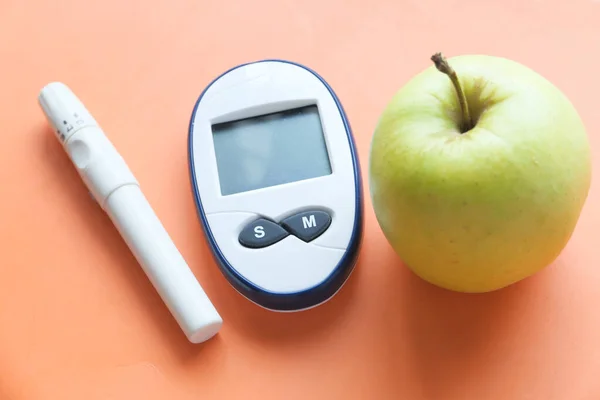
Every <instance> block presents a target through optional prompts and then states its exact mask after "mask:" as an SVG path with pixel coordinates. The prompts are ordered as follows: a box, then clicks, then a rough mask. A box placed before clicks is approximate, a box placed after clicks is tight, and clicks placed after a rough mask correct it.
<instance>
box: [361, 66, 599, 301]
mask: <svg viewBox="0 0 600 400" xmlns="http://www.w3.org/2000/svg"><path fill="white" fill-rule="evenodd" d="M448 62H449V64H450V65H451V66H452V67H453V68H454V70H455V71H456V73H457V75H458V78H459V81H460V82H461V85H462V87H463V90H464V92H465V97H466V98H467V102H468V104H469V109H470V110H471V115H472V118H473V120H474V122H475V127H474V128H473V129H472V130H470V131H468V132H466V133H461V132H460V130H459V128H458V127H459V126H460V122H461V119H462V114H461V111H460V103H459V101H458V97H457V94H456V90H455V89H454V87H453V85H452V83H451V81H450V79H449V78H448V76H447V75H445V74H443V73H441V72H439V71H438V70H437V69H435V67H434V66H433V65H432V66H431V67H430V68H428V69H426V70H424V71H423V72H421V73H419V74H418V75H416V76H415V77H414V78H413V79H411V80H410V81H409V82H408V83H407V84H406V85H404V86H403V87H402V88H400V90H399V91H398V92H397V93H396V94H395V96H394V97H393V98H392V100H391V101H390V102H389V104H388V105H387V106H386V108H385V109H384V111H383V113H382V114H381V117H380V119H379V121H378V125H377V127H376V129H375V132H374V134H373V137H372V141H371V149H370V155H369V184H370V185H369V186H370V194H371V200H372V204H373V208H374V211H375V215H376V218H377V221H378V223H379V225H380V227H381V229H382V231H383V233H384V235H385V237H386V238H387V240H388V241H389V243H390V245H391V246H392V247H393V249H394V250H395V252H396V253H397V255H398V256H399V258H400V259H401V260H402V261H403V262H404V264H405V265H406V266H407V267H408V268H409V269H410V270H412V271H413V272H414V273H415V274H416V275H418V276H419V277H421V278H422V279H424V280H426V281H428V282H430V283H432V284H434V285H436V286H439V287H443V288H446V289H449V290H453V291H458V292H469V293H481V292H489V291H493V290H497V289H501V288H504V287H506V286H509V285H512V284H513V283H516V282H518V281H520V280H523V279H525V278H527V277H529V276H531V275H533V274H535V273H536V272H538V271H540V270H541V269H543V268H545V267H546V266H548V265H549V264H551V263H552V262H553V261H554V260H555V259H556V258H557V257H558V256H559V255H560V253H561V252H562V250H563V249H564V247H565V246H566V244H567V243H568V241H569V240H570V238H571V236H572V233H573V231H574V229H575V227H576V224H577V222H578V220H579V218H580V215H581V211H582V208H583V206H584V204H585V201H586V199H587V196H588V191H589V188H590V183H591V174H592V172H591V170H592V166H591V151H590V146H589V142H588V137H587V134H586V130H585V126H584V124H583V122H582V120H581V118H580V116H579V115H578V113H577V111H576V109H575V108H574V106H573V105H572V103H571V102H570V101H569V99H568V98H567V97H566V96H565V95H564V94H563V93H562V92H561V91H560V90H559V89H558V88H557V87H556V86H554V85H553V84H552V83H551V82H549V81H548V80H547V79H545V78H543V77H542V76H540V75H539V74H538V73H536V72H535V71H533V70H531V69H530V68H528V67H525V66H523V65H521V64H519V63H517V62H514V61H512V60H509V59H505V58H500V57H494V56H486V55H463V56H457V57H453V58H448Z"/></svg>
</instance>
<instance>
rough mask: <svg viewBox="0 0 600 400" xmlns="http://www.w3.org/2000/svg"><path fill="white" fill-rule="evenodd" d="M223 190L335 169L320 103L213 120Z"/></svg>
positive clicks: (265, 184)
mask: <svg viewBox="0 0 600 400" xmlns="http://www.w3.org/2000/svg"><path fill="white" fill-rule="evenodd" d="M212 129H213V139H214V146H215V153H216V158H217V169H218V173H219V181H220V184H221V194H222V195H224V196H226V195H231V194H235V193H241V192H246V191H250V190H256V189H261V188H265V187H270V186H276V185H281V184H285V183H290V182H296V181H301V180H305V179H311V178H316V177H319V176H325V175H329V174H331V164H330V161H329V157H328V155H327V147H326V145H325V138H324V136H323V128H322V126H321V119H320V117H319V111H318V109H317V106H307V107H301V108H295V109H291V110H286V111H283V112H277V113H272V114H268V115H261V116H258V117H252V118H247V119H242V120H237V121H231V122H225V123H220V124H216V125H213V127H212Z"/></svg>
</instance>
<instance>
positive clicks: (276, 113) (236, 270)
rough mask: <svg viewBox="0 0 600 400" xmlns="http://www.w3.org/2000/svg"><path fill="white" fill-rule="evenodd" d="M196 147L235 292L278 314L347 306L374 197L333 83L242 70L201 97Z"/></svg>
mask: <svg viewBox="0 0 600 400" xmlns="http://www.w3.org/2000/svg"><path fill="white" fill-rule="evenodd" d="M188 145H189V149H188V150H189V164H190V175H191V182H192V187H193V192H194V197H195V201H196V206H197V209H198V214H199V217H200V220H201V222H202V226H203V229H204V233H205V235H206V237H207V240H208V243H209V245H210V248H211V250H212V254H213V256H214V258H215V259H216V261H217V265H218V266H219V268H220V269H221V271H222V273H223V274H224V276H225V277H226V279H227V280H228V281H229V282H230V284H231V285H232V286H233V287H234V288H235V289H236V290H237V291H238V292H240V293H241V294H242V295H243V296H245V297H246V298H247V299H249V300H250V301H252V302H254V303H256V304H258V305H259V306H262V307H264V308H267V309H270V310H274V311H297V310H303V309H307V308H312V307H315V306H317V305H319V304H321V303H323V302H325V301H327V300H329V299H330V298H331V297H332V296H333V295H335V294H336V293H337V292H338V290H339V289H340V288H341V287H342V286H343V284H344V283H345V282H346V280H347V279H348V277H349V275H350V273H351V272H352V270H353V269H354V265H355V263H356V260H357V257H358V253H359V248H360V244H361V239H362V225H363V215H362V214H363V210H362V207H363V205H362V203H363V192H362V187H361V178H360V167H359V161H358V158H357V153H356V149H355V145H354V139H353V136H352V132H351V129H350V126H349V123H348V120H347V118H346V115H345V112H344V110H343V108H342V106H341V104H340V102H339V100H338V98H337V97H336V95H335V94H334V92H333V90H332V89H331V88H330V86H329V85H328V84H327V83H326V82H325V81H324V80H323V78H321V77H320V76H319V75H317V73H315V72H314V71H312V70H310V69H309V68H306V67H304V66H301V65H299V64H296V63H292V62H289V61H280V60H265V61H257V62H252V63H248V64H243V65H240V66H237V67H235V68H233V69H231V70H229V71H227V72H225V73H224V74H222V75H221V76H219V77H218V78H217V79H215V80H214V81H213V82H212V83H211V84H210V85H209V86H208V87H207V88H206V89H205V90H204V92H203V93H202V94H201V95H200V97H199V99H198V101H197V102H196V105H195V107H194V110H193V113H192V117H191V121H190V127H189V143H188Z"/></svg>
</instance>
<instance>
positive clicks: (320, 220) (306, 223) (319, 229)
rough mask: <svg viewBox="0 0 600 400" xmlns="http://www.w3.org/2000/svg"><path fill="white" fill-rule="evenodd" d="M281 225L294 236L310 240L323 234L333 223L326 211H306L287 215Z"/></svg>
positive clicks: (306, 240)
mask: <svg viewBox="0 0 600 400" xmlns="http://www.w3.org/2000/svg"><path fill="white" fill-rule="evenodd" d="M281 225H282V226H283V227H284V228H285V229H286V230H288V231H289V232H290V233H292V234H293V235H294V236H297V237H298V238H300V239H302V240H304V241H305V242H310V241H311V240H315V239H316V238H318V237H319V236H321V235H322V234H323V232H325V231H326V230H327V228H329V225H331V216H330V215H329V214H328V213H326V212H325V211H304V212H301V213H299V214H296V215H292V216H291V217H287V218H286V219H284V220H283V221H282V222H281Z"/></svg>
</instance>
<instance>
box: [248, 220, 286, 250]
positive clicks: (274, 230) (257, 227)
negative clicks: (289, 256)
mask: <svg viewBox="0 0 600 400" xmlns="http://www.w3.org/2000/svg"><path fill="white" fill-rule="evenodd" d="M288 235H289V233H288V232H287V231H286V230H285V229H283V228H282V227H281V226H279V225H277V224H276V223H274V222H272V221H269V220H268V219H265V218H260V219H257V220H254V221H252V222H251V223H249V224H248V225H246V227H244V229H242V231H241V232H240V236H239V237H238V240H239V242H240V244H241V245H242V246H244V247H249V248H251V249H260V248H263V247H267V246H271V245H272V244H275V243H277V242H279V241H280V240H282V239H283V238H285V237H286V236H288Z"/></svg>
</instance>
